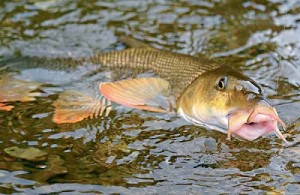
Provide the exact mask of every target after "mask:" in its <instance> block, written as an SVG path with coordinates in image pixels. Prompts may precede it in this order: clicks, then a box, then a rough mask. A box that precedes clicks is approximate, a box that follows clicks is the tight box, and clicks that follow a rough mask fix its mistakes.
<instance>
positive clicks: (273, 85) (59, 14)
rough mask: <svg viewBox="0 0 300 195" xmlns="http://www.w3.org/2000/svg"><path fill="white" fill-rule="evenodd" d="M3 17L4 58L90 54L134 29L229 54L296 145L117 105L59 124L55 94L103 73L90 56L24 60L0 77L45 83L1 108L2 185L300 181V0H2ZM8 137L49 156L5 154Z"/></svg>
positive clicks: (75, 188)
mask: <svg viewBox="0 0 300 195" xmlns="http://www.w3.org/2000/svg"><path fill="white" fill-rule="evenodd" d="M0 21H1V22H0V61H6V60H7V59H14V60H16V61H18V63H19V64H22V60H20V59H22V58H21V57H22V56H29V57H34V56H37V57H45V58H56V57H72V58H78V57H82V56H91V55H93V54H95V53H100V52H106V51H113V50H120V49H124V47H125V46H124V45H123V44H122V43H120V42H118V39H117V37H118V36H122V35H131V36H134V37H136V38H139V39H141V40H143V41H144V42H145V43H147V44H149V45H151V46H153V47H156V48H160V49H165V50H171V51H174V52H179V53H185V54H190V55H195V56H200V57H201V56H207V57H209V58H212V59H213V60H217V61H220V62H221V63H226V64H228V65H230V66H232V67H234V68H236V69H239V70H241V72H243V73H244V74H246V75H248V76H249V77H251V78H253V79H254V80H255V81H257V82H258V83H259V84H260V85H262V86H263V88H264V90H265V91H266V93H267V94H268V98H269V100H270V102H271V103H272V104H274V105H275V107H276V109H277V110H278V112H279V115H280V116H281V117H282V119H283V121H285V122H286V124H287V126H288V130H287V132H285V133H286V134H287V135H288V140H289V141H290V142H291V143H292V144H291V145H290V146H289V147H284V146H283V143H282V141H281V140H279V139H278V138H277V137H276V136H274V135H270V136H267V137H265V138H261V139H259V140H257V141H254V142H243V141H239V140H233V141H231V142H227V141H226V135H224V134H221V133H218V132H216V131H208V130H206V129H204V128H201V127H196V126H193V125H190V124H188V123H187V122H185V121H184V120H183V119H181V118H179V117H178V116H174V115H168V114H156V113H149V112H144V111H138V110H132V109H128V108H124V107H121V106H117V107H116V108H115V109H114V110H113V111H112V112H111V114H110V115H109V117H108V118H106V119H92V120H85V121H82V122H80V123H76V124H65V125H56V124H55V123H53V122H52V117H53V111H54V107H53V106H52V103H53V102H54V101H55V100H56V99H57V97H58V95H59V93H61V92H62V91H64V90H68V89H72V90H74V89H75V90H79V91H82V92H86V93H90V94H96V93H97V91H96V88H97V86H96V84H98V83H100V82H102V81H105V80H107V79H108V78H109V77H110V74H109V72H96V73H95V72H93V70H95V68H97V67H94V66H93V65H87V66H85V67H78V68H75V69H55V68H53V69H51V68H49V67H30V66H25V65H24V66H23V67H22V66H20V67H21V69H20V70H18V71H16V72H5V71H2V72H1V75H0V77H3V75H7V74H12V75H13V76H14V77H15V78H18V79H21V80H25V81H34V82H40V83H43V85H42V87H40V88H39V90H38V91H39V92H42V95H41V97H38V98H37V99H36V100H35V101H30V102H15V103H13V104H12V105H14V106H15V108H13V109H12V111H10V112H5V111H0V193H13V192H21V193H22V192H23V193H27V194H29V193H31V194H32V193H59V192H66V193H67V192H71V193H75V192H76V193H79V192H81V193H122V194H132V193H136V194H145V193H148V194H156V193H160V194H167V193H169V194H183V193H186V194H193V193H194V194H196V193H199V192H210V193H222V192H225V193H226V192H227V193H261V192H286V193H295V192H298V191H299V190H300V185H299V182H300V175H299V174H300V150H299V145H300V133H299V131H300V118H299V110H300V97H299V94H300V92H299V86H300V3H299V1H293V0H289V1H283V0H282V1H281V0H263V1H256V0H250V1H241V0H225V1H218V0H215V1H213V0H207V1H197V0H195V1H193V0H191V1H183V0H182V1H177V2H174V1H163V0H157V1H130V0H126V1H96V0H91V1H84V0H75V1H74V0H43V1H42V0H30V1H25V0H23V1H11V0H10V1H9V0H2V1H1V2H0ZM91 72H93V74H90V73H91ZM84 75H89V76H88V77H86V76H84ZM0 93H1V92H0ZM12 146H19V147H20V148H27V147H35V148H38V149H41V150H43V151H45V152H47V156H46V159H45V160H42V161H30V160H22V159H19V158H13V157H11V156H8V155H7V154H6V153H5V152H4V150H5V148H8V147H12Z"/></svg>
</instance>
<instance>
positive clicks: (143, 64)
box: [82, 48, 221, 98]
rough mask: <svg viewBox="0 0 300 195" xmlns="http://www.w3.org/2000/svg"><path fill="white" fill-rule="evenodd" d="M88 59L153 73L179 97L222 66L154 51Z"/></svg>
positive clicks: (150, 49) (110, 54)
mask: <svg viewBox="0 0 300 195" xmlns="http://www.w3.org/2000/svg"><path fill="white" fill-rule="evenodd" d="M87 60H90V61H91V62H92V63H96V64H101V65H103V66H107V67H112V68H131V69H140V70H145V71H146V70H152V71H154V72H155V73H156V74H158V75H159V77H161V78H163V79H165V80H167V81H168V82H170V85H171V88H172V91H173V93H174V94H173V95H174V96H175V97H177V98H178V97H180V95H181V94H182V92H183V91H184V89H185V88H186V87H187V86H188V85H189V84H191V83H192V82H193V81H194V80H195V79H196V78H197V77H198V76H200V75H201V74H203V73H204V72H207V71H209V70H213V69H216V68H219V67H220V66H221V65H220V64H216V63H213V62H211V61H209V60H206V59H200V58H197V57H193V56H188V55H184V54H178V53H171V52H168V51H162V50H158V49H152V48H130V49H126V50H122V51H114V52H109V53H102V54H97V55H95V56H93V57H91V58H88V59H83V60H82V61H87Z"/></svg>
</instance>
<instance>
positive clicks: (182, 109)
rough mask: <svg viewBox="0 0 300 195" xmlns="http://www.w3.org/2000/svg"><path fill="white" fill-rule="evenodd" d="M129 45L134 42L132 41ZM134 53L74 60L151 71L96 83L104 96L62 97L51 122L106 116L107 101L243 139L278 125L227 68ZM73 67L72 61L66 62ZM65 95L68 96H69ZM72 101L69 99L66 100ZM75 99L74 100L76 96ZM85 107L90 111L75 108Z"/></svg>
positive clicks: (258, 96) (255, 90)
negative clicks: (170, 114) (172, 115)
mask: <svg viewBox="0 0 300 195" xmlns="http://www.w3.org/2000/svg"><path fill="white" fill-rule="evenodd" d="M133 42H134V43H139V42H135V41H133ZM131 45H133V46H134V47H136V48H131V49H125V50H123V51H115V52H109V53H103V54H98V55H95V56H93V57H91V58H83V59H80V60H77V61H76V60H75V64H76V62H78V64H80V63H82V62H91V63H93V64H99V65H100V66H106V67H109V68H112V69H132V70H136V71H138V72H145V71H151V72H152V73H153V74H152V76H151V77H146V78H132V79H128V80H121V81H115V82H108V83H101V84H100V85H99V90H100V92H101V94H102V95H103V96H104V97H105V99H104V100H102V101H101V102H98V103H97V101H95V100H93V99H92V98H84V97H80V98H77V99H76V98H74V96H76V93H75V95H74V93H64V94H62V95H61V96H60V97H59V99H58V100H57V101H56V102H55V103H54V106H55V107H56V110H55V115H54V121H55V122H56V123H68V122H77V121H80V120H82V119H84V118H87V117H93V116H94V115H103V114H104V113H105V114H108V112H107V109H106V112H104V111H105V108H107V107H110V105H109V104H108V101H107V100H110V101H112V102H116V103H119V104H122V105H125V106H129V107H133V108H138V109H143V110H149V111H156V112H174V111H175V112H177V113H179V114H180V115H181V116H182V117H183V118H185V119H186V120H188V121H190V122H192V123H194V124H196V125H201V126H205V127H208V128H211V129H215V130H219V131H221V132H223V133H227V135H228V138H229V139H230V136H231V135H235V136H237V137H239V138H242V139H246V140H255V139H257V138H258V137H260V136H262V135H264V134H267V133H270V132H272V131H275V132H276V134H277V135H278V136H279V137H280V138H281V139H283V140H285V138H284V137H283V135H282V134H281V133H280V131H279V130H278V127H277V123H278V122H279V123H280V124H281V125H282V126H283V127H284V124H283V122H282V121H281V120H280V119H279V117H278V116H277V113H276V110H275V108H273V107H272V106H271V105H269V104H268V103H267V100H266V98H265V95H264V94H263V92H262V90H261V88H260V86H259V85H258V84H256V83H255V82H254V81H253V80H252V79H250V78H248V77H246V76H244V75H242V74H241V73H239V72H237V71H235V70H233V69H232V68H230V67H228V66H226V65H221V64H218V63H215V62H211V61H209V60H206V59H200V58H197V57H193V56H188V55H184V54H177V53H172V52H168V51H162V50H158V49H154V48H149V47H147V46H145V45H143V44H131ZM72 63H74V61H73V62H72ZM70 94H71V95H70ZM69 96H72V98H68V97H69ZM77 96H80V95H78V94H77ZM81 104H85V105H89V106H88V108H91V107H93V105H97V106H96V107H93V109H83V110H80V109H77V107H83V108H84V106H82V105H81Z"/></svg>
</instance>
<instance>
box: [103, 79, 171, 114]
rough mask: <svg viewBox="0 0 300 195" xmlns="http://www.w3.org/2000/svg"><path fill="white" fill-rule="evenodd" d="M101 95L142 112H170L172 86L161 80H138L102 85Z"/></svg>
mask: <svg viewBox="0 0 300 195" xmlns="http://www.w3.org/2000/svg"><path fill="white" fill-rule="evenodd" d="M99 90H100V92H101V94H102V95H103V96H104V97H105V98H107V99H108V100H110V101H112V102H115V103H118V104H121V105H124V106H128V107H131V108H137V109H142V110H148V111H154V112H169V108H170V101H169V96H170V93H169V91H170V84H169V82H167V81H166V80H164V79H161V78H154V77H150V78H137V79H130V80H122V81H117V82H107V83H101V84H100V85H99Z"/></svg>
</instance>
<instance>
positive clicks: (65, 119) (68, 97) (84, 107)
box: [53, 90, 111, 124]
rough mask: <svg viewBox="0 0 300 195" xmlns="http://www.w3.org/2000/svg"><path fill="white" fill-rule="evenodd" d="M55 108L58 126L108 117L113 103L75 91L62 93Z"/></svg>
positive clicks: (54, 119) (54, 118)
mask: <svg viewBox="0 0 300 195" xmlns="http://www.w3.org/2000/svg"><path fill="white" fill-rule="evenodd" d="M53 106H54V107H55V111H54V117H53V121H54V122H55V123H57V124H62V123H76V122H79V121H82V120H84V119H87V118H91V119H94V118H97V117H101V116H104V117H106V116H108V115H109V113H110V111H111V102H110V101H109V100H107V99H106V98H105V97H103V96H99V97H91V96H88V95H85V94H83V93H81V92H79V91H73V90H70V91H64V92H63V93H61V94H60V95H59V97H58V99H57V100H56V101H55V102H54V103H53Z"/></svg>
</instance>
